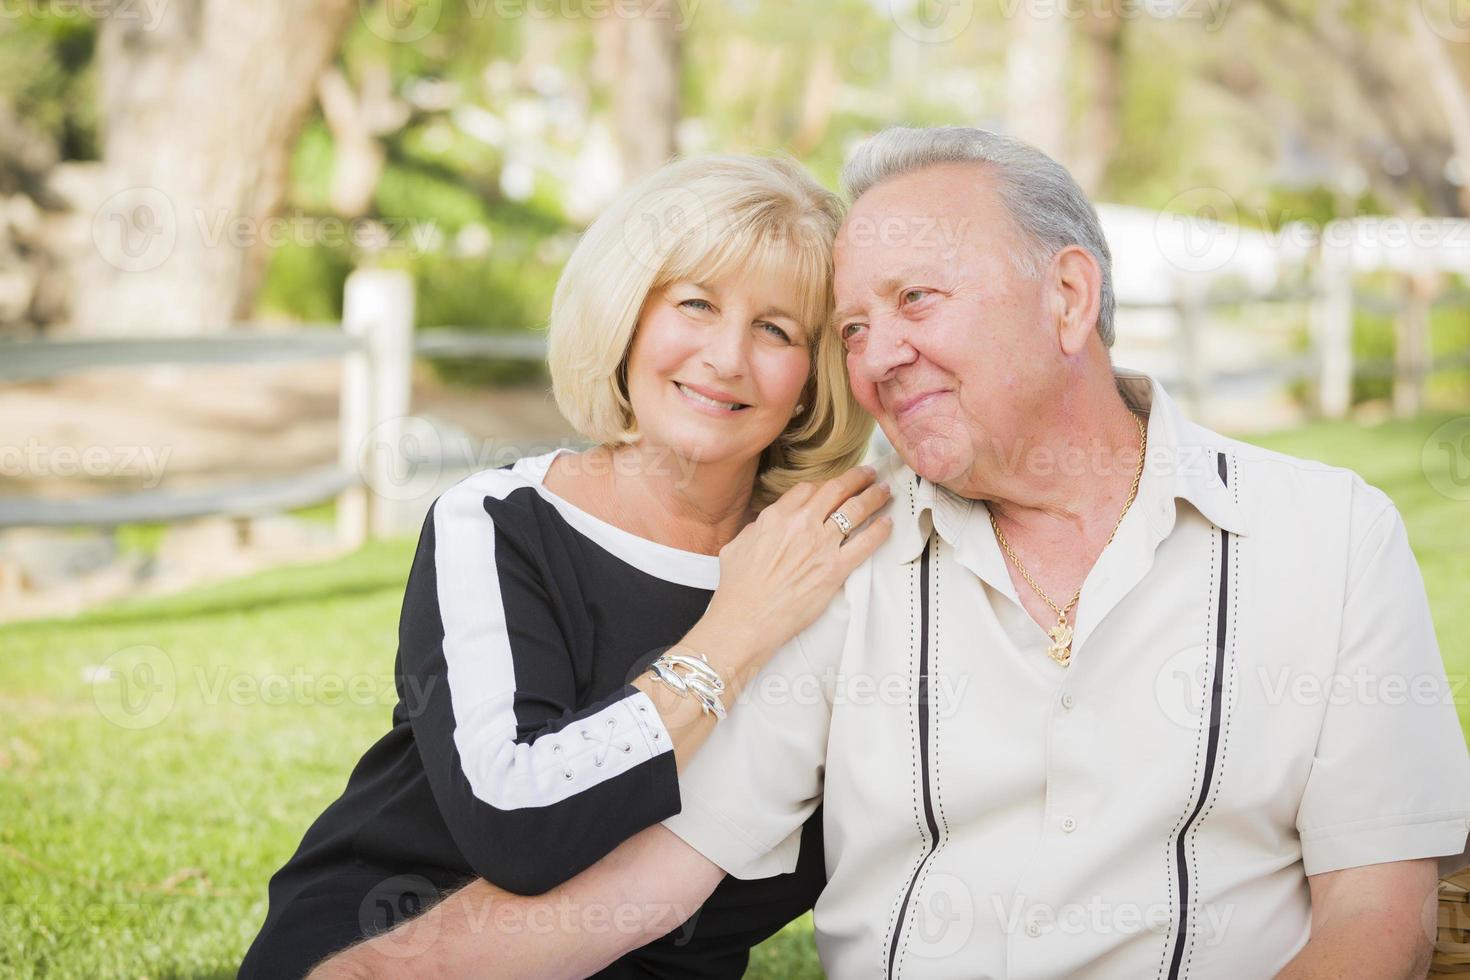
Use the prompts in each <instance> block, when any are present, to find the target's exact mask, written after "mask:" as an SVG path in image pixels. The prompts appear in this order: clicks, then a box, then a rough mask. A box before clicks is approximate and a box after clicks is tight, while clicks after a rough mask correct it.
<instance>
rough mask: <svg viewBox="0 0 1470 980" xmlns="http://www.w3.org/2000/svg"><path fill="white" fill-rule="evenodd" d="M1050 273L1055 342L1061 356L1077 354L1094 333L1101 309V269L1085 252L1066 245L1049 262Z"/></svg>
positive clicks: (1074, 246)
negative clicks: (1058, 344) (1054, 315)
mask: <svg viewBox="0 0 1470 980" xmlns="http://www.w3.org/2000/svg"><path fill="white" fill-rule="evenodd" d="M1051 273H1052V282H1051V285H1052V289H1053V290H1054V293H1053V297H1052V299H1053V308H1054V309H1055V310H1056V314H1057V321H1056V322H1057V339H1058V340H1059V341H1060V342H1061V345H1062V350H1063V352H1065V353H1066V354H1068V355H1075V354H1079V353H1081V352H1082V348H1083V347H1085V346H1086V345H1087V341H1088V339H1089V338H1090V337H1091V336H1092V335H1093V333H1094V332H1096V330H1097V314H1098V310H1099V309H1100V308H1101V306H1102V268H1101V267H1100V266H1099V265H1098V264H1097V259H1095V258H1093V257H1092V253H1091V252H1089V251H1087V249H1085V248H1082V247H1081V246H1080V245H1068V246H1067V247H1066V248H1064V249H1062V250H1061V251H1060V252H1058V253H1057V254H1056V256H1055V257H1054V258H1053V259H1052V267H1051Z"/></svg>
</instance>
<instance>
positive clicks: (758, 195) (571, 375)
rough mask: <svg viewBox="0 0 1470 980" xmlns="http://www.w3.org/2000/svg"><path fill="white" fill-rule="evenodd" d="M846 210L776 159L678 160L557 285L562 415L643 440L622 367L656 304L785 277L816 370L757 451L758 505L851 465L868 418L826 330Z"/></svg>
mask: <svg viewBox="0 0 1470 980" xmlns="http://www.w3.org/2000/svg"><path fill="white" fill-rule="evenodd" d="M842 216H843V207H842V202H841V200H840V199H839V198H838V197H837V196H836V195H835V194H833V193H831V192H830V191H828V190H826V189H825V188H824V187H822V186H821V185H820V184H818V183H817V182H816V181H815V180H813V179H812V178H811V176H810V175H808V174H807V173H806V171H805V170H803V169H802V168H801V166H800V165H799V164H797V163H795V162H794V161H791V160H786V159H782V158H779V157H752V156H708V157H695V158H691V159H686V160H679V161H675V162H674V163H670V164H668V165H666V166H664V167H663V168H661V169H659V170H658V171H656V172H654V173H653V174H651V175H649V176H648V177H646V178H644V179H643V180H642V181H640V182H639V183H637V184H635V185H634V186H632V187H630V188H629V189H627V190H626V191H624V192H623V193H622V194H621V195H620V196H619V197H618V198H617V200H615V201H614V202H613V203H612V205H611V206H610V207H609V208H608V209H607V210H606V211H604V212H603V214H602V216H601V217H599V218H598V219H597V220H596V221H595V222H593V223H592V226H591V227H589V228H588V229H587V231H586V233H585V234H583V236H582V239H581V241H580V242H578V244H577V247H576V249H575V250H574V251H573V252H572V255H571V258H570V259H568V260H567V264H566V268H565V269H563V270H562V274H561V279H560V280H559V281H558V282H557V284H556V294H555V296H554V297H553V299H552V303H551V322H550V329H549V333H550V336H549V338H548V351H547V364H548V365H549V367H550V369H551V385H552V391H553V393H554V394H555V396H556V404H557V407H558V408H560V409H561V413H562V415H564V416H565V417H566V419H567V421H568V422H570V423H571V424H572V427H573V428H575V429H576V430H577V431H578V432H580V433H581V434H582V435H583V436H585V437H587V438H588V439H591V440H593V441H595V442H598V443H600V444H602V445H616V444H620V443H630V442H636V441H637V440H638V424H637V419H635V418H634V417H633V408H632V405H631V404H630V403H629V401H628V389H627V383H626V373H625V372H626V368H627V359H628V351H629V349H630V348H631V346H632V341H633V333H634V331H635V329H636V328H637V326H638V318H639V316H640V315H641V314H642V311H643V306H644V303H645V302H646V301H647V299H648V297H649V296H650V295H651V294H652V293H654V292H656V291H658V290H660V289H662V288H664V287H665V286H667V285H669V284H670V283H674V282H691V281H694V282H697V281H705V282H708V281H710V280H713V279H719V278H721V277H722V276H724V275H725V274H727V273H731V274H737V275H742V276H760V275H781V276H787V277H792V278H794V279H795V281H796V282H797V283H798V284H800V286H801V288H802V290H803V295H802V298H801V304H800V309H799V311H797V312H796V315H797V316H798V317H799V318H800V319H801V322H802V326H803V327H804V328H805V330H806V335H807V340H808V344H809V347H810V349H811V370H810V371H809V373H808V375H807V381H806V385H805V386H804V387H803V390H802V395H801V398H800V402H801V404H802V405H804V406H805V407H804V408H803V409H802V411H800V412H799V413H797V415H796V416H795V417H794V418H793V419H792V420H791V423H790V424H789V425H788V426H787V427H786V429H785V430H784V431H783V432H782V433H781V434H780V435H779V436H778V437H777V438H776V441H775V442H773V443H772V444H771V445H770V447H768V448H767V449H766V450H765V452H764V453H763V454H762V456H761V461H760V470H759V477H758V479H757V484H756V490H755V497H754V503H755V505H756V506H757V507H764V506H765V505H766V504H769V503H770V502H771V501H773V500H775V499H776V498H777V497H779V496H780V495H781V494H782V493H784V492H786V491H787V490H788V489H790V488H791V487H792V486H794V485H795V484H797V483H800V482H803V481H806V482H812V481H820V480H825V479H828V478H830V477H832V476H835V475H837V474H838V473H840V472H842V471H843V470H845V469H847V468H848V467H850V466H853V465H856V464H857V463H858V462H859V460H861V459H862V456H863V453H864V451H865V449H866V448H867V443H868V438H869V436H870V435H871V434H872V430H873V420H872V419H871V418H870V417H869V416H868V415H867V413H865V412H864V411H863V410H862V408H861V407H860V406H859V405H858V404H857V402H856V400H855V399H854V398H853V397H852V393H851V392H850V391H849V390H848V386H847V379H846V368H845V355H844V352H843V348H842V344H841V342H840V341H839V339H838V338H837V337H836V335H835V334H834V333H832V331H831V330H830V329H829V328H828V319H829V317H830V315H831V307H832V242H833V240H834V239H835V238H836V235H837V228H838V226H839V225H840V224H841V223H842Z"/></svg>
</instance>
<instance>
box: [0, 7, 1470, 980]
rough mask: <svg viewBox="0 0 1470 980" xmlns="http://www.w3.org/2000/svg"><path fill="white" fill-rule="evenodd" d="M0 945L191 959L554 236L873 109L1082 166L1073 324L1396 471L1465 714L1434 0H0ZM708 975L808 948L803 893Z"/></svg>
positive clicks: (253, 857) (1453, 313) (1456, 396)
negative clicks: (664, 168) (679, 169)
mask: <svg viewBox="0 0 1470 980" xmlns="http://www.w3.org/2000/svg"><path fill="white" fill-rule="evenodd" d="M0 68H3V70H0V972H3V973H4V974H6V975H8V976H43V975H44V976H130V977H140V976H146V977H185V976H189V977H194V976H232V975H233V972H234V967H235V965H236V963H237V962H238V959H239V957H240V956H241V955H242V954H243V951H244V949H245V947H246V945H247V944H248V942H249V940H250V938H251V937H252V936H253V935H254V932H255V930H256V929H257V928H258V926H259V923H260V921H261V919H262V918H263V916H264V911H265V882H266V880H267V878H268V876H269V874H270V873H271V872H272V871H273V870H274V869H275V868H276V867H278V866H279V865H280V864H281V863H282V862H283V861H284V860H285V858H286V857H287V856H288V855H289V854H290V853H291V851H292V850H294V848H295V846H296V844H297V842H298V841H299V839H300V836H301V833H302V832H303V830H304V829H305V827H306V825H307V823H308V822H309V821H310V820H311V819H312V818H313V817H314V816H315V815H316V814H317V813H318V812H320V810H321V809H322V807H323V806H325V804H326V803H328V802H329V801H330V800H332V799H334V798H335V797H336V795H337V794H338V793H339V792H340V790H341V787H342V786H343V784H344V783H345V781H346V776H347V773H348V771H349V770H350V767H351V766H352V764H353V763H354V762H355V761H356V759H357V758H358V757H359V755H360V754H361V752H362V751H363V750H364V749H365V748H366V747H367V746H368V745H369V744H370V743H371V742H372V740H374V739H375V738H376V737H377V736H378V735H379V734H381V732H382V731H384V730H385V726H386V724H387V721H388V712H389V709H390V708H391V705H392V703H393V700H394V691H393V683H392V681H393V678H392V667H393V655H394V650H395V646H396V621H397V613H398V606H399V603H400V601H401V599H402V589H403V584H404V581H405V578H406V575H407V571H408V566H409V561H410V558H411V555H412V550H413V545H414V535H415V534H416V532H417V530H418V527H419V522H420V520H421V519H422V516H423V514H424V511H425V509H426V508H427V506H428V504H429V502H430V501H431V500H432V499H433V497H434V496H435V495H436V494H437V493H439V492H440V491H442V490H443V489H444V488H445V487H447V486H448V485H450V484H452V483H453V482H455V481H456V480H458V479H459V478H460V477H462V476H463V475H464V474H465V473H468V472H472V471H474V470H477V469H482V468H485V467H487V466H500V465H505V464H507V463H509V462H511V461H513V460H514V459H515V458H516V457H517V456H519V455H521V454H523V453H527V452H544V451H547V450H549V449H550V448H553V447H555V446H558V445H573V444H575V443H576V439H575V436H574V434H573V433H572V432H571V431H570V430H569V429H568V428H567V427H566V426H565V424H564V423H563V422H562V421H561V419H560V418H559V416H558V415H557V412H556V410H555V406H554V405H553V403H552V401H551V399H550V396H549V393H548V390H547V380H546V377H545V373H544V370H543V368H542V366H541V363H540V359H541V356H542V353H543V350H544V344H543V340H544V333H543V332H542V329H543V325H544V323H545V320H546V316H547V312H548V308H549V304H550V297H551V292H552V288H553V286H554V284H555V282H556V277H557V275H558V273H559V271H560V268H561V266H562V264H563V263H564V261H565V260H566V258H567V256H568V254H569V253H570V250H571V249H572V247H573V245H574V244H575V242H576V239H577V235H578V234H579V232H580V230H581V229H582V228H584V227H585V226H586V224H587V223H588V222H589V221H590V220H591V219H592V218H593V217H595V216H596V215H597V214H598V213H599V210H600V209H601V208H602V207H603V206H604V205H605V204H606V203H607V202H608V201H609V199H610V198H611V197H612V196H613V195H615V194H616V193H617V192H618V190H619V189H620V188H622V187H623V186H625V185H626V184H627V183H628V182H629V181H631V180H633V179H635V178H637V177H638V176H640V175H642V174H644V173H646V172H648V171H649V170H651V169H653V168H655V167H657V166H658V165H659V164H660V163H661V162H663V161H664V160H666V159H668V158H669V157H670V156H672V155H674V154H676V153H680V154H697V153H704V152H721V151H735V152H759V153H777V152H779V153H785V154H789V155H791V156H794V157H795V158H797V159H798V160H800V161H802V162H803V163H804V164H805V165H807V166H808V167H809V168H810V169H811V170H812V171H813V172H814V173H815V174H816V175H817V177H818V178H819V179H820V180H821V181H823V182H824V183H826V184H828V185H829V186H833V187H834V189H835V183H836V176H837V173H838V171H839V169H840V167H841V165H842V163H843V161H844V160H845V159H846V157H847V155H848V154H849V153H850V152H851V151H852V149H853V147H854V146H855V145H856V144H857V143H858V142H859V141H861V140H862V139H863V138H864V137H865V136H867V135H868V134H871V133H872V132H874V131H876V130H877V129H880V128H882V127H883V126H885V125H890V124H896V123H903V124H909V125H926V124H962V125H978V126H983V127H986V128H991V129H997V130H1001V131H1004V132H1007V133H1011V134H1013V135H1016V136H1019V137H1021V138H1024V139H1026V140H1029V141H1031V142H1033V143H1035V144H1037V145H1039V146H1040V147H1042V148H1043V149H1045V150H1047V151H1048V152H1049V153H1051V154H1052V155H1053V156H1055V157H1056V158H1058V159H1059V160H1061V161H1062V162H1063V163H1065V164H1066V165H1067V166H1068V167H1069V168H1070V169H1071V170H1072V172H1073V173H1074V174H1075V175H1076V176H1077V178H1078V180H1079V181H1080V182H1081V184H1082V185H1083V187H1084V188H1085V189H1086V190H1087V191H1088V192H1089V193H1090V194H1092V195H1093V197H1094V199H1095V200H1096V201H1098V202H1099V212H1100V213H1101V215H1102V218H1103V223H1104V226H1105V228H1106V231H1107V234H1108V237H1109V240H1110V243H1111V246H1112V250H1113V256H1114V263H1115V273H1116V278H1117V285H1118V295H1119V304H1120V310H1119V315H1118V335H1119V340H1118V344H1117V346H1116V348H1115V355H1114V356H1115V361H1117V362H1118V363H1119V364H1121V365H1126V366H1129V367H1135V368H1142V369H1145V370H1148V371H1150V372H1153V373H1154V374H1156V375H1157V376H1158V377H1159V378H1160V379H1161V380H1162V381H1163V382H1164V383H1165V385H1166V386H1167V387H1169V388H1170V390H1171V391H1172V392H1173V393H1174V394H1175V395H1176V396H1177V397H1179V398H1180V399H1181V400H1182V401H1183V402H1184V404H1185V405H1186V407H1187V409H1188V410H1189V411H1190V412H1191V413H1192V414H1193V415H1194V416H1195V417H1196V418H1198V419H1200V420H1201V421H1203V422H1204V423H1206V424H1208V425H1211V426H1213V427H1215V428H1219V429H1222V430H1225V431H1227V432H1230V433H1231V434H1234V435H1237V436H1240V437H1242V438H1246V439H1249V440H1251V441H1256V442H1260V443H1261V444H1264V445H1268V446H1271V447H1273V448H1279V449H1282V450H1284V451H1287V452H1291V453H1295V454H1298V455H1303V456H1309V457H1313V458H1318V459H1324V460H1327V461H1329V462H1332V463H1337V464H1341V465H1346V466H1350V467H1352V468H1354V469H1356V470H1358V471H1359V472H1360V473H1362V474H1363V475H1364V477H1365V478H1367V479H1368V480H1369V481H1370V482H1371V483H1374V484H1375V485H1377V486H1380V487H1382V488H1383V489H1384V490H1386V491H1387V492H1388V493H1389V494H1390V495H1391V496H1392V497H1393V498H1394V500H1395V502H1396V503H1397V504H1398V506H1399V508H1400V510H1401V511H1402V512H1403V513H1404V516H1405V518H1406V521H1407V523H1408V526H1409V530H1410V534H1411V539H1412V541H1413V544H1414V546H1415V550H1416V553H1417V554H1418V555H1419V558H1420V561H1421V566H1422V568H1423V571H1424V575H1425V579H1426V583H1427V586H1428V589H1429V594H1430V599H1431V602H1432V604H1433V606H1434V612H1435V617H1436V623H1437V626H1438V628H1439V635H1440V642H1441V646H1442V652H1443V654H1444V657H1445V662H1446V666H1447V670H1448V673H1449V676H1450V680H1451V687H1452V689H1453V696H1454V698H1455V701H1456V705H1457V707H1458V709H1459V712H1460V716H1461V718H1462V720H1463V721H1465V722H1467V724H1470V691H1466V689H1465V681H1466V678H1467V676H1470V641H1467V640H1466V637H1467V635H1470V612H1467V609H1470V603H1467V601H1466V600H1467V598H1470V221H1467V218H1470V2H1467V0H828V2H822V3H815V2H812V3H777V2H773V0H419V2H412V0H362V2H351V0H253V2H251V3H248V4H245V3H229V2H225V0H71V2H61V0H56V2H43V0H0ZM750 975H751V976H760V977H788V976H791V977H802V976H820V970H819V968H818V966H817V964H816V960H815V955H814V953H813V951H812V947H811V941H810V921H809V919H808V920H803V921H800V922H797V923H794V924H793V925H792V926H791V927H789V928H788V930H787V931H786V932H784V933H783V934H782V935H781V936H779V937H777V938H776V939H774V940H772V941H771V942H770V943H767V944H766V945H765V946H763V947H761V948H760V949H759V950H757V951H756V953H755V955H754V957H753V960H752V969H751V974H750Z"/></svg>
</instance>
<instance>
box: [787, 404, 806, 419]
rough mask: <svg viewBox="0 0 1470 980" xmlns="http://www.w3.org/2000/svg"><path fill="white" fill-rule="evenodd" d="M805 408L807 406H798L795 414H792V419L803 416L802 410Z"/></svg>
mask: <svg viewBox="0 0 1470 980" xmlns="http://www.w3.org/2000/svg"><path fill="white" fill-rule="evenodd" d="M803 408H806V406H805V405H797V406H796V411H794V412H792V413H791V417H792V418H796V416H798V415H800V414H801V410H802V409H803Z"/></svg>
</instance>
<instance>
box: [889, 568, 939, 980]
mask: <svg viewBox="0 0 1470 980" xmlns="http://www.w3.org/2000/svg"><path fill="white" fill-rule="evenodd" d="M932 545H933V540H932V539H931V540H930V541H929V542H926V543H925V545H924V552H923V554H922V555H920V556H919V612H920V618H919V682H918V684H916V685H915V687H914V690H915V700H916V701H917V706H916V710H917V712H918V721H919V793H920V798H921V800H922V801H923V804H924V823H925V824H926V825H927V827H928V829H929V840H928V843H927V845H926V850H925V851H924V856H923V857H922V858H921V859H920V860H919V863H918V864H916V865H914V871H913V874H911V875H909V880H908V884H907V885H905V886H904V893H903V904H902V905H900V906H899V909H898V918H897V920H895V921H894V923H893V936H892V937H891V938H890V939H889V941H888V972H887V976H888V978H889V980H892V978H893V977H894V976H895V972H894V971H895V968H896V966H897V958H898V942H899V938H900V937H901V936H902V935H903V931H904V925H905V923H906V921H907V917H908V910H909V902H910V901H911V900H912V899H913V897H914V884H915V883H916V882H917V881H918V880H919V875H920V873H921V872H922V871H923V870H924V865H925V863H926V862H927V861H928V860H929V859H930V858H931V857H933V856H934V851H935V848H936V847H937V846H938V844H939V825H938V823H936V822H935V820H934V800H933V796H932V793H931V792H930V788H929V560H930V559H929V556H930V549H931V547H932Z"/></svg>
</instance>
